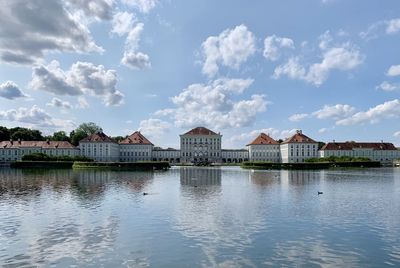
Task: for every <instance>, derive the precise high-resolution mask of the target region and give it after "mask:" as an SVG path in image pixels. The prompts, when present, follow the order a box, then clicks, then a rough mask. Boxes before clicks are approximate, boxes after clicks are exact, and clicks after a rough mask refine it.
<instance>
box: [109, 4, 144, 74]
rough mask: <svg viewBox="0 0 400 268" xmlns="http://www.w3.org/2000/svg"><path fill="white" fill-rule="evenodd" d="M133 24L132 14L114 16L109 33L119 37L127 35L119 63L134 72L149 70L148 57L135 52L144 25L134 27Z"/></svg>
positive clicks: (122, 13) (119, 13)
mask: <svg viewBox="0 0 400 268" xmlns="http://www.w3.org/2000/svg"><path fill="white" fill-rule="evenodd" d="M134 22H135V18H134V15H133V14H132V13H127V12H118V13H116V14H115V15H114V18H113V28H112V30H111V32H112V33H116V34H117V35H119V36H123V35H127V37H126V41H125V52H124V55H123V57H122V59H121V63H122V64H123V65H125V66H127V67H129V68H131V69H134V70H142V69H148V68H151V63H150V57H149V56H148V55H147V54H144V53H142V52H138V51H137V50H138V49H139V42H140V37H141V35H142V32H143V29H144V24H143V23H137V24H136V25H134Z"/></svg>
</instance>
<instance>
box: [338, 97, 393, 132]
mask: <svg viewBox="0 0 400 268" xmlns="http://www.w3.org/2000/svg"><path fill="white" fill-rule="evenodd" d="M397 117H400V100H398V99H395V100H392V101H387V102H385V103H383V104H379V105H377V106H375V107H372V108H370V109H369V110H368V111H365V112H358V113H356V114H354V115H352V116H350V117H348V118H345V119H342V120H339V121H337V122H336V124H337V125H343V126H348V125H355V124H362V123H371V124H373V123H377V122H379V121H380V120H382V119H386V118H397Z"/></svg>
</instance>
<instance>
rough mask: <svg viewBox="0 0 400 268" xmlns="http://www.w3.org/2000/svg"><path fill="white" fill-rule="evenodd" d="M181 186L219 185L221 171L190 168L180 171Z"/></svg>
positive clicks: (217, 169)
mask: <svg viewBox="0 0 400 268" xmlns="http://www.w3.org/2000/svg"><path fill="white" fill-rule="evenodd" d="M180 176H181V185H192V186H199V185H221V169H219V168H191V167H185V168H181V169H180Z"/></svg>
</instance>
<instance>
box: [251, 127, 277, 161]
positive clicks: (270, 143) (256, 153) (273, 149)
mask: <svg viewBox="0 0 400 268" xmlns="http://www.w3.org/2000/svg"><path fill="white" fill-rule="evenodd" d="M247 149H248V153H249V159H250V161H264V162H272V163H279V162H281V151H280V146H279V142H277V141H276V140H274V139H273V138H271V137H270V136H268V135H267V134H265V133H261V134H260V135H258V137H257V138H255V139H254V140H253V141H252V142H251V143H249V144H247Z"/></svg>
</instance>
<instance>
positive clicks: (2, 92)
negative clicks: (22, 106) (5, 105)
mask: <svg viewBox="0 0 400 268" xmlns="http://www.w3.org/2000/svg"><path fill="white" fill-rule="evenodd" d="M0 97H3V98H6V99H9V100H14V99H17V98H24V97H27V96H26V95H25V93H24V92H22V90H21V89H19V87H18V85H17V84H15V83H14V82H12V81H7V82H5V83H3V84H0Z"/></svg>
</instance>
